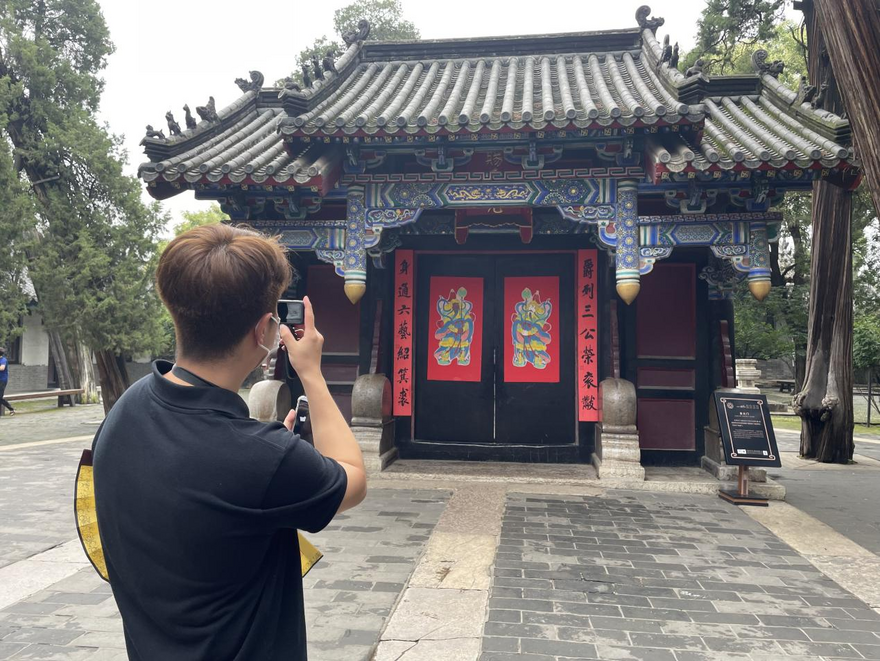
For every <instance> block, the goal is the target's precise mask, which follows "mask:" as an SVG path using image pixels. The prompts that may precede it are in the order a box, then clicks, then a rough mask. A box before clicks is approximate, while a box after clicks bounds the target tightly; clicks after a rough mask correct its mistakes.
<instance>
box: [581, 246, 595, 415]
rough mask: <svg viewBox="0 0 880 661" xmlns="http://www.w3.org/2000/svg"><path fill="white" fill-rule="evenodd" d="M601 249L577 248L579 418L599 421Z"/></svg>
mask: <svg viewBox="0 0 880 661" xmlns="http://www.w3.org/2000/svg"><path fill="white" fill-rule="evenodd" d="M597 257H598V251H596V250H578V262H577V270H578V273H577V280H578V288H577V301H578V305H577V330H578V337H577V361H578V420H580V421H581V422H598V420H599V361H598V355H597V350H598V346H599V305H598V302H599V299H598V296H597V295H596V292H597V287H596V266H597V263H598V261H597Z"/></svg>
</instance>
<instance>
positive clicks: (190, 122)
mask: <svg viewBox="0 0 880 661" xmlns="http://www.w3.org/2000/svg"><path fill="white" fill-rule="evenodd" d="M183 113H184V117H183V119H184V121H185V122H186V129H187V131H192V130H193V129H194V128H195V127H196V126H197V122H196V118H195V117H193V116H192V112H190V109H189V104H187V103H184V104H183Z"/></svg>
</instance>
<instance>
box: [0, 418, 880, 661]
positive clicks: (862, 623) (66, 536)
mask: <svg viewBox="0 0 880 661" xmlns="http://www.w3.org/2000/svg"><path fill="white" fill-rule="evenodd" d="M68 411H69V410H68ZM68 411H66V412H65V413H68ZM92 411H94V412H97V413H98V414H99V413H100V409H98V408H93V409H92ZM92 411H89V410H88V409H87V408H86V407H82V408H81V409H74V410H73V411H69V413H73V414H75V415H77V416H83V417H82V420H80V419H79V418H74V419H73V420H74V421H73V422H70V423H68V425H67V427H68V428H69V430H70V431H71V432H72V434H71V435H72V436H74V437H78V436H81V435H83V430H84V429H85V431H86V435H88V430H89V429H90V428H88V427H85V425H83V424H82V422H83V421H85V420H88V419H89V418H91V419H94V418H95V417H97V416H96V415H95V414H94V413H93V412H92ZM55 415H57V414H55V413H54V412H53V413H51V414H46V415H45V416H42V415H34V416H32V418H34V419H36V420H39V418H41V417H45V418H51V417H52V416H55ZM64 417H65V416H59V417H58V420H61V419H63V418H64ZM21 419H22V420H24V419H26V416H22V417H21ZM7 422H13V423H18V422H19V418H15V419H12V420H9V419H6V420H3V421H0V659H7V658H9V659H16V660H18V659H86V660H87V661H106V660H108V659H110V660H122V659H125V658H126V657H125V653H124V648H123V643H122V635H121V621H120V619H119V616H118V613H117V611H116V607H115V604H114V602H113V599H112V595H111V593H110V592H109V586H108V585H107V584H105V583H103V582H102V581H101V580H100V579H99V578H97V576H96V575H95V574H94V572H93V570H92V569H91V568H90V567H88V566H87V565H85V564H84V557H83V556H82V554H81V551H80V549H79V547H78V541H77V540H76V538H75V531H74V527H73V517H72V513H71V507H72V482H73V476H74V473H75V470H76V463H77V458H78V457H79V454H80V451H81V449H82V448H83V447H85V446H87V445H88V444H89V441H88V440H75V441H70V440H68V441H67V442H56V443H49V444H40V445H26V446H24V447H13V446H12V445H10V444H9V443H6V444H5V446H4V445H3V444H4V442H5V441H6V437H5V436H4V432H5V431H8V430H10V429H12V427H3V425H4V424H6V423H7ZM54 424H55V423H54V422H53V421H52V420H49V422H48V423H47V426H46V428H47V429H53V428H55V427H54V426H53V425H54ZM94 428H95V427H94V426H93V427H91V430H92V433H93V430H94ZM19 430H20V431H19V432H16V433H21V434H30V436H24V435H22V436H19V439H20V440H21V441H24V442H26V443H34V442H37V443H46V442H47V441H51V439H49V438H48V436H47V434H46V433H42V432H41V425H40V424H36V423H35V424H31V423H30V422H29V424H28V425H27V426H26V427H20V428H19ZM87 438H88V436H87ZM25 439H26V440H25ZM437 466H438V467H439V468H443V467H442V466H441V465H440V464H438V465H437ZM439 468H436V467H435V468H434V469H433V470H434V472H438V471H439V472H440V473H442V472H444V471H443V470H439ZM473 468H474V470H472V471H470V472H471V473H475V474H474V475H472V476H471V475H468V474H467V473H468V471H462V470H460V469H459V470H458V472H455V471H452V472H450V471H446V479H442V477H443V476H442V475H439V474H437V475H430V476H428V475H427V474H425V475H407V474H405V473H402V472H401V471H396V472H395V471H392V472H389V473H386V474H383V475H382V476H377V477H375V478H373V479H371V485H370V492H369V496H368V499H367V501H366V502H365V503H364V504H363V505H361V506H360V507H359V508H357V509H355V510H353V511H351V512H348V513H346V514H344V515H342V516H340V517H338V518H337V519H336V520H334V522H333V523H332V524H331V525H330V526H329V527H328V528H327V530H325V531H324V532H322V533H321V534H320V535H314V536H311V535H310V538H311V539H312V541H313V542H315V544H316V545H317V546H318V547H319V548H320V549H321V550H322V551H323V552H324V553H325V558H324V559H323V560H322V561H321V562H320V563H318V565H317V566H316V567H315V568H314V569H313V570H312V572H311V573H310V574H309V575H308V576H307V577H306V578H305V579H304V584H305V586H306V589H305V601H306V611H307V620H308V630H309V637H310V639H309V640H310V642H309V648H310V659H312V661H315V660H319V661H321V660H326V661H335V660H337V659H345V661H360V660H363V661H368V660H369V659H373V660H374V661H477V660H478V659H480V660H482V661H506V660H508V659H510V660H512V659H523V660H524V661H550V660H554V661H557V660H560V661H561V660H562V659H570V658H598V659H658V660H661V661H666V660H668V661H702V660H708V659H713V660H714V659H718V660H720V661H725V660H731V661H732V660H740V659H742V660H744V661H748V660H752V661H769V660H770V659H781V660H782V661H793V660H798V659H841V658H848V659H872V658H873V659H880V614H878V612H880V611H875V610H872V609H871V608H870V607H869V606H874V607H880V558H878V557H877V556H876V555H874V554H873V553H871V552H870V551H869V550H868V549H866V548H864V547H862V546H859V545H858V544H856V543H854V542H852V541H851V540H848V539H846V538H844V537H842V536H841V535H840V534H838V533H837V532H835V531H834V530H832V529H831V528H828V527H827V526H824V525H823V524H822V523H820V522H819V521H817V520H816V519H813V518H811V517H810V516H808V515H807V514H805V513H803V512H801V511H800V510H797V509H796V508H793V507H791V505H788V504H786V503H778V504H773V506H771V507H770V508H768V509H760V508H754V509H752V510H749V511H743V510H738V509H737V508H735V507H734V506H732V505H729V504H727V503H724V502H722V501H720V500H719V499H718V498H717V497H715V496H709V495H699V494H692V493H691V494H683V493H664V492H660V493H655V492H649V491H624V490H614V489H610V488H608V487H605V486H602V483H601V482H599V481H596V480H589V481H584V482H572V483H569V484H562V483H559V482H556V483H552V482H550V481H547V480H543V479H540V478H536V476H535V475H531V476H529V475H525V474H524V473H523V468H522V466H517V467H513V468H512V469H511V471H512V472H511V473H510V474H508V473H507V472H506V468H505V467H503V466H501V467H498V466H493V467H490V466H488V465H486V464H482V465H476V464H474V465H473ZM477 469H479V470H477ZM826 474H828V475H831V474H832V471H827V473H826ZM841 475H842V473H841ZM529 477H531V479H529ZM646 486H648V485H646ZM761 524H764V525H761ZM765 525H766V526H767V527H764V526H765ZM771 531H773V532H771ZM780 537H781V538H783V539H784V540H785V542H783V541H782V540H781V539H780ZM786 542H788V543H786ZM789 544H790V545H791V546H789ZM817 567H818V568H819V569H817ZM820 569H821V571H822V572H825V573H824V574H823V573H820ZM828 576H831V577H833V578H834V579H835V580H831V578H828ZM835 581H837V582H835ZM841 584H842V585H845V586H846V587H847V588H848V589H849V590H851V591H852V593H855V594H858V595H859V598H857V597H855V596H853V594H852V593H851V592H848V591H847V590H846V589H844V588H843V587H841ZM865 600H867V601H868V602H869V603H865ZM4 606H5V607H4Z"/></svg>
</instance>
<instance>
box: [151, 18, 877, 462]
mask: <svg viewBox="0 0 880 661" xmlns="http://www.w3.org/2000/svg"><path fill="white" fill-rule="evenodd" d="M636 20H637V23H638V27H634V28H631V29H622V30H613V31H608V32H594V33H571V34H558V35H540V36H529V37H492V38H486V39H480V40H473V39H461V40H458V39H453V40H443V41H411V42H375V41H368V40H367V39H368V36H369V25H368V24H367V23H366V22H365V21H362V22H361V23H360V24H359V26H358V29H357V30H356V31H353V32H351V33H350V34H347V35H346V37H345V40H346V43H347V44H348V48H347V50H346V51H345V52H344V53H343V54H342V55H341V56H340V57H339V58H338V59H335V60H334V59H333V57H332V56H331V55H328V56H327V57H325V58H324V60H323V62H315V64H314V65H313V67H312V68H311V69H310V70H308V71H307V72H306V73H307V77H306V80H305V81H304V82H305V85H302V86H300V85H297V84H295V83H294V82H293V81H292V80H287V81H286V82H285V83H284V85H283V86H282V87H271V86H267V85H264V81H263V76H262V75H261V74H260V73H259V72H256V71H253V72H251V73H250V80H244V79H239V80H237V81H236V82H237V84H238V86H239V87H240V89H241V91H242V94H241V95H240V96H239V97H238V98H237V99H236V100H234V101H233V102H232V103H231V104H229V105H228V106H226V107H225V108H223V109H221V110H219V111H218V110H216V108H215V105H214V100H213V97H212V98H211V100H210V101H209V103H208V104H207V105H206V106H202V107H199V108H197V113H198V115H199V116H200V117H201V121H198V122H196V121H195V119H194V118H193V117H192V116H191V115H190V113H189V108H188V107H187V108H186V129H181V128H180V126H179V125H178V124H177V123H176V122H175V121H174V119H173V117H172V116H171V114H170V113H169V115H168V126H169V135H168V136H167V137H166V136H164V133H162V134H158V132H156V131H152V130H151V132H150V133H149V134H148V135H151V136H152V137H147V138H145V139H144V145H145V151H146V154H147V156H148V157H149V159H150V161H149V162H148V163H145V164H144V165H142V166H141V168H140V176H141V177H142V178H143V180H144V181H145V182H146V185H147V186H148V190H149V192H150V194H151V195H152V196H153V197H155V198H156V199H160V200H161V199H166V198H168V197H170V196H173V195H176V194H178V193H180V192H181V191H184V190H193V191H194V192H195V195H196V197H197V198H198V199H202V200H210V201H217V202H219V204H220V206H221V208H222V209H223V211H224V212H226V213H227V214H228V215H229V216H230V218H231V219H232V221H233V222H237V223H244V224H247V225H249V226H252V227H254V228H256V229H259V230H262V231H265V232H269V233H273V234H280V235H281V237H282V240H283V242H284V243H285V244H286V245H287V246H288V247H289V248H290V251H291V252H290V255H291V257H290V259H291V261H292V263H293V265H294V266H295V267H296V271H297V273H298V278H297V281H296V283H295V284H294V285H293V288H292V290H291V291H290V292H288V295H289V296H291V297H297V298H299V297H302V296H303V295H305V294H308V295H309V296H310V298H311V299H312V301H313V302H314V305H315V309H316V314H317V317H318V320H319V326H320V328H321V330H322V332H323V333H324V335H325V337H326V343H325V350H326V358H325V373H326V375H327V378H328V381H329V383H330V385H331V390H332V391H333V392H334V393H335V395H336V396H337V399H338V401H339V402H340V404H341V406H342V408H343V410H344V411H345V412H346V413H347V414H348V415H349V416H351V407H352V402H351V398H352V392H353V391H354V392H355V399H357V397H359V396H360V395H358V394H357V393H358V392H359V390H358V385H356V384H360V383H365V384H366V383H373V384H375V383H377V381H376V379H377V378H378V379H379V382H381V383H384V380H382V377H377V376H376V375H385V377H387V379H388V381H389V383H388V384H387V385H386V386H380V387H379V388H378V390H376V391H375V392H374V394H373V395H371V396H372V397H373V398H374V399H376V400H377V401H376V407H377V408H378V409H381V411H382V412H381V413H377V414H376V416H377V417H379V418H383V416H384V419H383V420H382V424H381V429H382V431H381V436H382V438H383V441H382V442H383V450H382V451H383V453H384V454H385V455H390V454H395V453H398V452H399V454H400V456H402V457H403V458H410V457H412V458H415V457H419V458H432V457H443V458H458V459H482V460H507V461H545V462H589V461H591V459H592V460H593V461H594V462H596V463H597V464H604V465H605V466H606V467H608V472H609V474H615V471H614V470H611V468H610V467H612V466H617V467H618V468H619V469H620V472H619V474H621V475H623V474H638V470H639V469H640V468H641V466H640V463H645V464H648V463H680V464H699V462H700V459H701V457H702V456H703V454H704V441H703V427H704V426H705V425H706V423H707V421H708V401H709V396H710V394H711V392H712V391H713V390H714V389H715V388H718V387H725V386H730V387H732V386H733V385H734V384H733V366H732V365H733V361H732V355H733V346H734V344H735V333H734V329H733V313H732V303H731V300H730V297H731V294H732V291H733V288H734V286H735V285H736V283H737V282H738V281H741V280H745V281H747V283H748V287H749V289H750V290H751V292H752V293H753V295H754V296H755V297H757V298H758V299H763V298H764V297H765V296H766V295H767V293H768V292H769V288H770V259H769V245H770V243H772V242H773V241H775V240H776V236H777V228H778V225H779V222H780V220H781V215H780V214H778V213H776V212H775V211H773V207H774V205H776V204H778V203H779V202H780V201H781V200H782V198H783V195H784V194H785V192H787V191H797V190H809V189H810V188H811V186H812V182H813V181H814V180H816V179H819V178H827V179H831V180H833V181H834V182H835V183H838V184H839V185H841V186H846V187H851V186H854V185H855V184H856V183H857V181H858V176H859V172H858V169H857V163H856V162H855V160H854V158H853V151H852V148H851V137H850V127H849V123H848V122H847V121H846V120H844V119H842V118H840V117H837V116H835V115H833V114H831V113H829V112H826V111H824V110H822V108H821V104H822V97H823V96H824V94H823V92H822V90H821V89H820V90H816V89H814V88H811V87H809V86H806V85H803V84H802V86H801V89H799V90H797V91H795V90H790V89H787V88H786V87H784V86H783V85H782V84H781V83H780V81H779V80H778V77H779V74H780V72H781V71H782V66H781V63H776V62H769V61H767V54H766V53H765V52H762V51H759V52H758V53H757V54H756V55H755V57H754V58H753V59H754V66H755V73H754V74H750V75H735V76H719V77H711V78H710V77H708V76H706V75H704V74H703V72H702V70H701V68H700V63H699V62H698V63H697V65H696V66H694V67H692V68H691V69H689V70H688V71H687V72H685V73H682V72H680V71H679V70H678V68H677V59H678V49H677V45H676V47H674V48H673V47H671V46H670V45H669V37H668V36H667V37H664V38H663V40H662V42H661V41H660V40H659V38H658V36H657V31H658V28H660V27H661V26H662V24H663V21H662V19H658V18H651V17H650V9H648V8H647V7H641V8H639V10H638V11H637V14H636ZM290 385H291V388H292V389H293V390H294V392H295V391H296V389H297V388H298V384H296V383H291V384H290ZM368 390H369V388H366V387H365V388H364V389H362V391H363V392H367V391H368ZM389 400H390V401H389ZM354 406H355V409H358V407H359V404H358V402H357V401H355V403H354ZM359 415H362V414H360V413H358V411H355V418H358V416H359ZM358 424H359V423H358V420H357V419H356V420H355V426H357V425H358ZM629 471H634V472H629ZM600 472H601V471H600Z"/></svg>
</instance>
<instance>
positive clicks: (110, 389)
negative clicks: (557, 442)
mask: <svg viewBox="0 0 880 661" xmlns="http://www.w3.org/2000/svg"><path fill="white" fill-rule="evenodd" d="M95 358H97V361H98V377H99V378H100V380H101V399H102V400H103V402H104V414H105V415H106V414H107V413H109V412H110V409H112V408H113V405H114V404H115V403H116V401H117V400H118V399H119V398H120V397H122V393H124V392H125V391H126V389H127V388H128V386H129V385H130V384H129V379H128V370H127V369H126V367H125V359H124V358H122V356H117V355H116V354H114V353H113V352H112V351H97V352H95Z"/></svg>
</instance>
